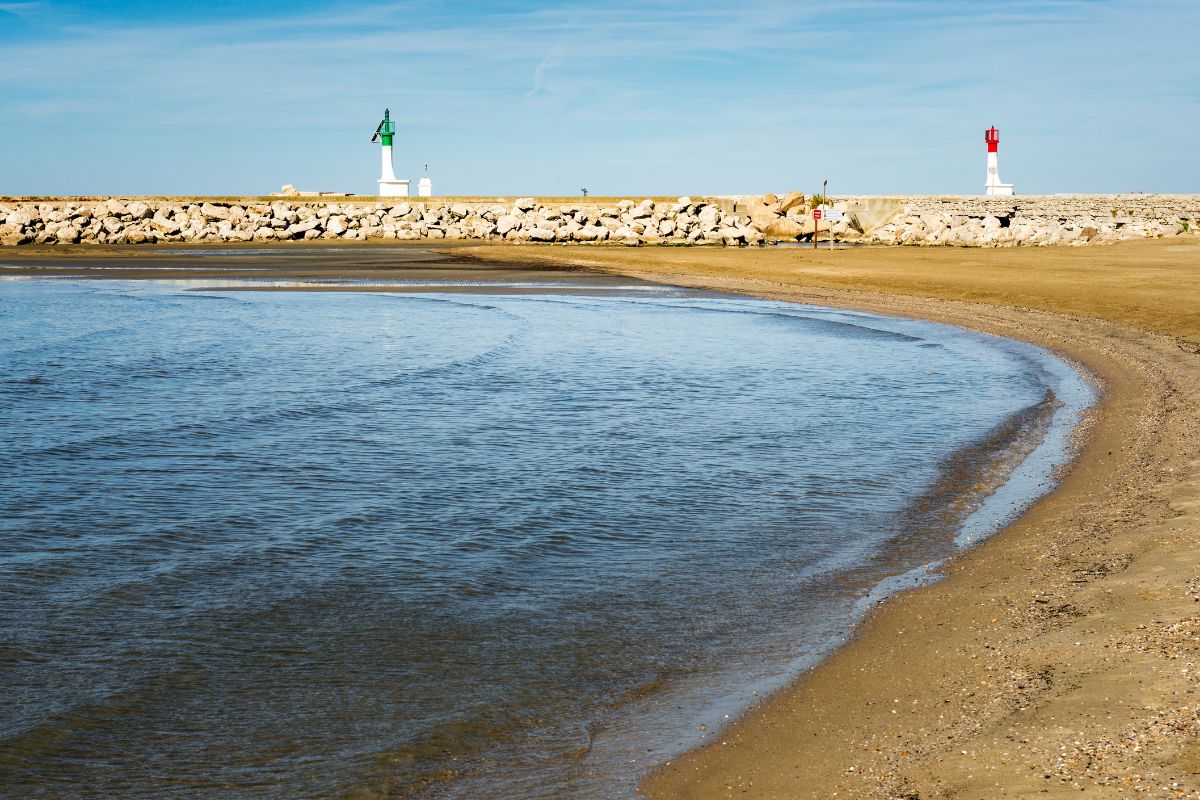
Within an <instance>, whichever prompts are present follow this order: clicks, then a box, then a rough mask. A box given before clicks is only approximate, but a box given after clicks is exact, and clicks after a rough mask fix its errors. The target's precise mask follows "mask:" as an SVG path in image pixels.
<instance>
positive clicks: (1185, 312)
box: [470, 241, 1200, 800]
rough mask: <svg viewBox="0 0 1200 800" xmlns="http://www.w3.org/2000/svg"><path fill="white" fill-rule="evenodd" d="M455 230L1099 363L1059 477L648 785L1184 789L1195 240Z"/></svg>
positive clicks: (990, 792) (825, 791)
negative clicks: (666, 239) (1012, 243)
mask: <svg viewBox="0 0 1200 800" xmlns="http://www.w3.org/2000/svg"><path fill="white" fill-rule="evenodd" d="M470 252H472V253H473V254H474V255H476V256H477V257H480V258H487V259H493V260H504V261H510V262H513V261H519V262H522V263H530V262H548V263H549V262H552V263H556V264H562V263H568V264H572V265H575V266H578V267H585V268H589V269H599V270H605V271H609V272H615V273H620V274H624V275H631V276H637V277H641V278H646V279H650V280H660V281H664V282H669V283H674V284H679V285H686V286H704V287H710V288H717V289H721V290H724V291H733V292H742V293H746V294H751V295H756V296H760V297H768V298H777V299H786V300H793V301H796V302H804V303H818V304H824V305H832V306H843V307H849V308H856V309H864V310H870V311H874V312H878V313H884V314H897V315H906V316H915V317H923V318H927V319H933V320H938V321H944V322H949V323H953V324H957V325H961V326H964V327H967V328H972V329H976V330H980V331H985V332H989V333H995V334H998V335H1002V336H1008V337H1013V338H1018V339H1024V340H1027V341H1030V342H1034V343H1037V344H1039V345H1042V346H1045V347H1048V348H1050V349H1052V350H1054V351H1056V352H1059V353H1061V354H1063V355H1065V356H1066V357H1068V358H1070V359H1072V360H1074V361H1076V362H1077V363H1079V364H1081V365H1083V367H1084V368H1085V369H1087V370H1088V371H1090V372H1091V373H1092V374H1093V375H1094V376H1095V377H1096V378H1097V379H1098V381H1099V382H1100V384H1101V385H1102V386H1103V390H1104V393H1103V400H1102V403H1101V406H1100V408H1099V409H1098V410H1097V412H1096V413H1095V414H1094V415H1093V417H1092V419H1091V420H1090V422H1089V423H1088V424H1087V425H1086V426H1085V430H1083V431H1081V432H1080V436H1081V442H1082V445H1081V453H1080V456H1079V458H1078V460H1077V461H1076V463H1075V464H1074V466H1073V467H1072V469H1070V470H1069V472H1068V474H1066V475H1065V476H1064V478H1063V480H1062V483H1061V486H1060V487H1059V488H1058V489H1057V490H1056V491H1055V492H1053V493H1052V494H1051V495H1050V496H1048V497H1047V498H1045V499H1044V500H1043V501H1042V502H1040V503H1038V504H1037V505H1036V506H1035V507H1034V508H1032V509H1031V510H1030V511H1029V512H1028V513H1026V514H1025V515H1024V516H1023V517H1022V518H1021V519H1020V520H1019V521H1018V522H1017V523H1016V524H1014V525H1012V526H1011V527H1010V528H1008V529H1006V530H1005V531H1004V532H1002V533H1001V534H1000V535H998V536H996V537H994V538H993V539H991V540H990V541H988V542H987V543H985V544H984V545H982V546H980V547H977V548H975V549H974V550H971V551H969V552H967V553H965V554H963V555H961V556H960V557H958V558H956V559H955V560H954V561H953V562H952V563H951V564H950V565H949V567H948V568H947V569H946V570H945V572H946V578H945V580H943V581H941V582H939V583H937V584H934V585H932V586H930V587H927V588H923V589H920V590H916V591H912V592H909V593H906V594H904V595H901V596H899V597H897V598H894V599H892V600H890V601H888V602H886V603H884V604H882V605H881V606H879V607H878V608H877V609H876V610H875V611H874V612H873V613H872V614H871V615H870V616H869V618H868V619H867V620H866V621H865V622H864V623H863V624H862V626H861V630H860V631H859V632H858V635H857V637H856V638H855V640H854V641H853V642H852V643H851V644H850V645H848V646H847V647H845V648H843V649H841V650H840V651H839V652H838V653H837V654H835V655H834V656H833V657H832V658H831V659H829V660H828V661H826V662H825V663H824V664H823V665H821V666H820V667H818V668H817V669H815V670H814V671H812V672H811V673H809V674H807V675H806V676H804V677H803V678H802V679H800V680H799V681H798V682H797V683H795V684H794V685H793V686H792V687H791V688H789V689H787V690H786V691H784V692H782V693H781V694H779V695H777V696H775V697H772V698H770V699H769V700H767V701H765V702H763V703H762V704H761V705H760V706H758V707H757V708H754V709H752V710H751V711H750V712H749V713H747V714H746V715H745V717H744V718H743V719H741V720H740V721H738V722H736V723H735V724H733V725H731V726H729V727H728V728H727V729H726V730H724V731H719V732H717V734H716V735H715V736H714V737H713V739H712V741H711V742H710V743H709V744H708V745H707V746H706V747H703V748H701V749H700V750H698V751H695V752H692V753H690V754H688V755H686V756H684V757H682V758H679V759H677V760H675V761H674V762H673V763H671V764H668V765H667V766H665V767H663V768H662V769H660V770H659V771H657V772H656V773H655V774H654V775H652V776H651V777H650V778H649V779H648V780H647V781H646V782H645V783H644V785H643V789H644V791H645V793H646V794H647V795H648V796H650V797H651V798H655V800H659V799H660V798H724V797H757V798H799V797H822V798H824V797H879V798H885V797H886V798H918V797H919V798H931V797H962V798H991V797H999V796H1014V797H1025V796H1042V795H1047V796H1059V795H1062V796H1079V793H1080V792H1081V791H1082V792H1084V793H1085V796H1088V797H1131V796H1142V795H1148V796H1162V797H1200V693H1198V692H1197V689H1196V686H1197V667H1198V665H1197V660H1198V658H1200V568H1198V567H1197V561H1196V537H1197V534H1200V480H1198V478H1197V468H1198V466H1200V446H1198V444H1197V439H1196V435H1197V422H1198V420H1200V401H1198V398H1200V292H1197V291H1196V289H1195V286H1196V278H1197V275H1198V274H1200V243H1197V242H1194V241H1188V242H1186V243H1178V242H1176V243H1170V242H1139V243H1133V244H1126V245H1121V246H1116V247H1111V248H1103V249H1101V248H1079V249H1072V250H1066V249H1055V250H1048V251H1030V250H960V249H888V250H873V249H872V250H866V249H863V250H845V251H839V252H832V253H830V252H828V251H817V252H814V251H812V250H807V249H798V248H792V249H786V250H783V249H779V250H765V251H750V252H746V251H732V250H730V251H724V250H723V251H697V250H661V249H660V250H655V249H644V248H643V249H638V250H616V249H604V250H597V249H582V248H555V249H553V250H550V249H546V250H531V249H529V248H524V249H511V248H476V249H475V250H473V251H470Z"/></svg>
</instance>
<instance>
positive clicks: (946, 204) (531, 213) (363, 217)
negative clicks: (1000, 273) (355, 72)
mask: <svg viewBox="0 0 1200 800" xmlns="http://www.w3.org/2000/svg"><path fill="white" fill-rule="evenodd" d="M813 201H814V198H811V197H805V195H803V194H799V193H792V194H789V195H786V196H784V197H782V198H780V197H777V196H775V195H763V196H742V197H737V198H711V197H709V198H691V197H680V198H678V199H677V200H676V201H673V202H656V201H653V200H640V201H638V200H622V201H620V202H618V203H614V204H611V205H602V204H595V203H586V202H583V203H542V202H539V201H538V200H536V199H534V198H528V197H526V198H518V199H517V200H515V201H507V200H499V199H498V200H496V201H493V202H480V201H477V200H473V201H470V202H467V201H462V202H455V201H453V200H449V199H447V200H432V201H426V202H419V201H418V202H412V201H399V200H393V201H375V200H373V199H369V200H358V199H356V200H345V201H338V202H333V201H329V200H299V199H291V198H289V199H282V200H278V201H272V202H263V201H255V200H244V201H240V202H237V201H216V200H196V201H179V200H171V199H166V200H152V199H116V198H105V199H93V200H84V199H54V200H40V201H37V200H29V201H19V200H11V201H0V245H5V246H16V245H27V244H42V245H55V244H67V245H74V244H146V243H159V242H162V243H170V242H273V241H291V240H298V241H307V240H314V239H321V240H357V241H366V240H389V239H391V240H429V239H474V240H503V241H511V242H546V243H551V242H563V243H566V242H572V243H609V244H625V245H643V244H646V245H649V244H664V245H719V246H745V245H758V244H762V243H764V242H772V241H785V242H786V241H804V240H811V238H812V236H813V235H814V231H815V230H818V228H817V227H816V226H818V225H819V231H820V235H821V236H822V237H824V236H825V235H826V232H829V233H831V234H832V235H833V237H834V238H836V239H838V240H842V241H859V242H864V243H877V244H902V245H956V246H974V247H1003V246H1017V245H1042V246H1044V245H1063V244H1070V245H1083V244H1104V243H1108V242H1115V241H1120V240H1122V239H1135V238H1156V237H1162V236H1178V235H1181V234H1195V233H1197V232H1200V196H1198V195H1070V196H1058V195H1052V196H1039V197H1016V198H1013V197H1006V198H991V197H848V198H840V199H836V200H835V201H834V202H833V206H834V207H835V208H839V209H842V210H844V211H845V212H846V219H845V220H844V221H840V222H837V223H834V224H833V226H832V228H830V227H829V225H828V223H827V222H825V221H822V222H820V223H817V222H814V220H813V219H812V203H813Z"/></svg>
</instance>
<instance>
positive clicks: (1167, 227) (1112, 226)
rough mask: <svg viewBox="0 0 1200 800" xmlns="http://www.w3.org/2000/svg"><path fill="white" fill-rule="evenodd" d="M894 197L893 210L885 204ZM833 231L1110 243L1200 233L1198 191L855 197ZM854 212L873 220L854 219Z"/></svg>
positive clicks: (957, 240)
mask: <svg viewBox="0 0 1200 800" xmlns="http://www.w3.org/2000/svg"><path fill="white" fill-rule="evenodd" d="M889 200H890V201H891V206H890V213H886V214H884V215H882V216H881V215H880V213H879V212H880V211H881V210H883V211H887V210H888V208H889V203H888V201H889ZM839 205H842V206H843V207H844V208H846V209H847V211H848V216H849V217H850V220H851V222H850V224H849V225H846V226H843V229H842V230H839V228H838V227H835V228H834V234H835V235H839V234H840V235H842V236H844V237H846V238H858V239H860V240H862V241H867V242H875V243H879V244H911V245H957V246H966V247H1015V246H1019V245H1033V246H1048V245H1088V244H1107V243H1111V242H1117V241H1122V240H1127V239H1150V238H1161V237H1164V236H1179V235H1181V234H1195V233H1197V232H1200V196H1198V195H1044V196H1031V197H903V198H850V199H847V200H846V201H844V202H842V203H839ZM856 212H857V213H858V214H861V215H862V216H863V217H864V218H869V219H870V222H869V224H863V223H862V222H859V223H858V224H857V225H855V218H856Z"/></svg>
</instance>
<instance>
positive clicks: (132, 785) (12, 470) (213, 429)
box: [0, 281, 1087, 799]
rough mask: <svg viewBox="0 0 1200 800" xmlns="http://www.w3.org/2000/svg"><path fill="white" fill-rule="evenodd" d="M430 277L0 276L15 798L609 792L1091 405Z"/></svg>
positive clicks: (1025, 356)
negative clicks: (373, 283)
mask: <svg viewBox="0 0 1200 800" xmlns="http://www.w3.org/2000/svg"><path fill="white" fill-rule="evenodd" d="M191 288H194V286H192V287H191ZM426 288H428V287H426ZM434 288H437V289H439V292H438V293H424V294H397V293H392V294H383V293H381V294H369V293H356V292H327V293H307V292H302V293H271V292H229V291H220V292H217V291H205V292H197V291H190V290H186V291H185V290H181V289H179V288H174V287H169V286H160V285H150V284H144V283H143V284H133V283H107V282H89V283H73V282H64V281H12V282H5V283H3V284H0V349H2V350H3V352H4V353H5V354H6V356H5V359H4V361H3V363H2V365H0V708H2V709H3V712H2V714H0V785H3V786H4V787H6V792H7V793H8V794H10V795H12V796H20V797H46V798H49V797H64V796H70V797H79V798H87V797H96V798H99V797H113V796H120V797H124V798H156V799H158V798H193V797H213V796H218V795H220V796H236V797H265V798H289V799H290V798H328V797H383V796H402V795H406V794H411V793H418V794H419V793H428V794H432V795H436V796H439V797H480V796H487V797H496V798H524V797H531V796H539V797H598V796H603V797H619V796H629V795H631V794H632V786H633V780H634V779H635V778H636V776H637V775H638V774H639V773H640V772H641V770H642V769H643V768H644V767H646V766H647V765H649V764H652V763H655V762H656V761H658V760H661V759H663V758H665V757H667V756H668V755H669V754H671V753H673V752H675V751H676V750H677V749H678V748H679V747H681V746H687V745H690V744H693V743H695V742H696V741H697V740H698V737H699V733H698V732H699V730H700V727H699V726H700V725H701V724H705V725H707V726H709V728H712V727H714V726H715V725H716V724H718V723H719V722H720V721H721V720H722V719H723V718H724V716H725V715H726V714H731V713H735V712H736V710H737V709H738V708H741V707H744V705H745V703H746V702H747V701H748V699H749V697H750V693H751V692H752V691H754V690H762V689H766V688H771V687H773V686H777V685H779V683H780V681H782V680H785V679H786V678H787V677H789V676H791V675H794V674H795V671H796V670H797V669H800V668H802V667H804V666H806V665H807V664H810V663H811V662H812V660H813V659H814V658H816V657H818V656H819V655H820V654H822V653H823V652H826V651H827V649H828V648H829V647H830V646H831V645H832V644H833V643H835V642H837V641H838V640H839V638H840V637H842V636H844V635H845V630H846V627H847V625H848V623H849V622H850V620H851V619H852V615H853V614H854V604H855V603H856V602H857V601H859V600H860V599H861V598H863V597H864V596H865V595H866V593H867V592H869V590H870V589H871V587H872V586H874V585H875V584H876V583H877V582H878V581H879V580H880V579H881V578H883V577H885V576H887V575H891V574H896V573H900V572H904V571H906V570H908V569H910V568H913V567H919V565H921V564H924V563H927V562H929V561H933V560H936V559H939V558H942V557H944V556H945V555H946V554H947V553H949V552H950V551H951V549H952V548H953V546H954V542H953V540H954V537H955V536H957V535H959V534H960V532H961V531H963V530H966V529H967V528H968V527H970V526H974V528H975V529H977V531H978V532H979V533H984V532H986V531H987V530H991V529H994V527H995V525H996V524H998V523H999V522H1002V521H1003V520H1004V519H1006V518H1007V517H1008V516H1010V515H1011V514H1012V513H1013V511H1014V510H1015V509H1017V508H1019V507H1020V506H1021V505H1022V504H1023V503H1025V502H1027V501H1028V500H1029V498H1030V497H1031V496H1033V495H1034V494H1036V493H1037V492H1040V491H1044V490H1045V488H1046V487H1045V484H1046V476H1047V475H1048V470H1049V467H1050V465H1051V464H1053V463H1054V462H1055V461H1056V460H1061V458H1062V456H1063V452H1064V449H1065V441H1064V440H1063V439H1062V437H1061V436H1060V435H1059V431H1061V430H1065V427H1064V424H1063V423H1064V422H1066V421H1069V419H1071V418H1072V416H1073V415H1075V414H1077V413H1078V411H1079V408H1080V407H1081V405H1083V404H1084V403H1086V402H1087V391H1086V389H1085V388H1084V387H1083V386H1082V385H1081V384H1080V383H1079V382H1078V381H1077V380H1076V379H1075V378H1074V377H1073V376H1072V375H1071V373H1070V372H1069V371H1068V370H1067V369H1066V368H1065V367H1064V366H1063V365H1061V364H1060V363H1058V362H1057V361H1054V360H1053V359H1051V358H1049V357H1048V356H1046V355H1045V354H1042V353H1040V352H1039V351H1036V350H1035V349H1033V348H1029V347H1025V346H1023V345H1016V344H1012V343H1003V342H999V341H996V340H991V339H987V338H985V337H981V336H976V335H973V334H968V333H964V332H961V331H956V330H953V329H949V328H945V327H940V326H935V325H931V324H924V323H918V322H911V321H903V320H886V319H882V318H878V317H872V316H868V315H862V314H853V313H847V312H839V311H832V310H827V309H815V308H807V307H801V306H793V305H787V304H781V303H766V302H756V301H748V300H741V299H730V298H723V297H713V296H703V295H694V294H689V293H685V292H679V291H663V290H657V289H656V290H653V291H627V289H629V288H630V287H617V288H616V289H614V290H613V291H609V292H607V293H606V294H605V295H604V296H585V295H583V294H570V293H567V294H556V295H539V294H519V295H518V294H511V293H510V294H503V292H505V291H511V289H512V287H510V288H509V289H508V290H506V289H495V288H493V289H492V291H493V292H499V293H497V294H492V295H487V296H484V295H478V294H461V293H450V292H449V291H447V290H446V287H434ZM522 288H528V287H522ZM544 288H550V289H553V290H554V291H557V292H563V291H567V292H570V291H571V290H570V289H569V288H568V289H565V290H564V288H563V287H562V286H552V287H544ZM583 291H584V290H583V289H580V292H583ZM1048 389H1051V390H1052V392H1053V394H1051V395H1048V394H1047V390H1048ZM1052 422H1053V423H1054V424H1051V423H1052ZM1005 426H1007V427H1005ZM1014 442H1017V444H1015V445H1014V444H1013V443H1014ZM1039 443H1041V444H1040V449H1039V450H1038V451H1037V453H1035V455H1034V457H1032V458H1027V459H1024V460H1022V458H1021V457H1017V458H1012V457H1009V458H1008V461H1004V458H1005V454H1009V455H1011V453H1013V452H1017V451H1018V450H1020V448H1022V447H1023V448H1024V450H1020V454H1021V455H1022V456H1023V455H1024V454H1025V453H1027V452H1029V451H1030V450H1032V449H1033V447H1034V446H1037V445H1038V444H1039ZM1014 447H1015V448H1017V450H1014ZM964 448H969V449H964ZM996 464H1007V466H1003V467H1002V468H997V467H996V466H995V465H996ZM1014 464H1015V466H1016V468H1017V469H1018V471H1019V470H1021V469H1024V470H1026V472H1027V473H1028V474H1026V475H1024V477H1022V479H1021V480H1020V481H1017V482H1014V483H1012V484H1009V485H1007V486H1005V488H1004V489H1002V490H1001V492H999V493H998V494H994V495H992V496H991V499H989V498H988V495H989V493H990V492H992V490H994V489H995V488H996V486H997V485H998V484H999V483H1000V482H1001V481H1002V480H1003V478H1004V477H1005V476H1007V475H1008V473H1009V472H1010V471H1011V470H1012V469H1013V468H1014ZM970 486H975V487H976V490H975V492H974V493H973V494H964V492H965V490H966V489H968V488H969V487H970ZM1010 486H1011V487H1012V488H1009V487H1010ZM980 487H982V488H980ZM963 497H967V498H968V500H967V501H965V502H962V501H961V500H960V499H961V498H963ZM971 514H974V516H971V517H968V515H971ZM964 519H965V522H964Z"/></svg>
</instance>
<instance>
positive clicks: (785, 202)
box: [779, 192, 806, 214]
mask: <svg viewBox="0 0 1200 800" xmlns="http://www.w3.org/2000/svg"><path fill="white" fill-rule="evenodd" d="M805 203H806V200H805V198H804V193H803V192H788V193H787V194H785V195H784V196H783V199H782V200H780V201H779V213H781V214H786V213H788V212H789V211H792V210H799V209H802V208H804V207H805Z"/></svg>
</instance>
